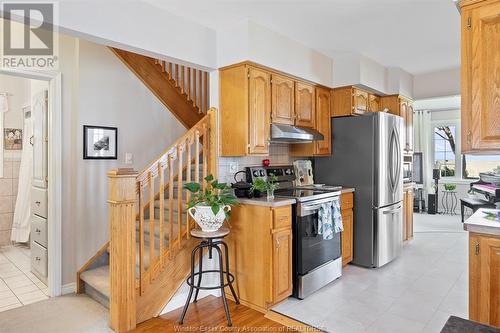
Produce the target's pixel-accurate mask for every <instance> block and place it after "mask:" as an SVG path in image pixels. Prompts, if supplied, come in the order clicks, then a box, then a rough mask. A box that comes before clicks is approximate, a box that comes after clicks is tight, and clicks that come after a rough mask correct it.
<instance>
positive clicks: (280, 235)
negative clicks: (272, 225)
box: [273, 228, 293, 302]
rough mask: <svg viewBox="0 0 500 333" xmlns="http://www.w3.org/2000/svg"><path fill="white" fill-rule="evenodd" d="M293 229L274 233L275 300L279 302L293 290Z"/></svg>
mask: <svg viewBox="0 0 500 333" xmlns="http://www.w3.org/2000/svg"><path fill="white" fill-rule="evenodd" d="M291 253H292V230H291V229H290V228H286V229H283V230H280V231H276V232H275V233H273V302H279V301H281V300H283V299H285V298H287V297H288V296H290V295H291V294H292V292H293V285H292V278H291V277H292V276H293V272H292V260H291V259H292V258H291V255H290V254H291Z"/></svg>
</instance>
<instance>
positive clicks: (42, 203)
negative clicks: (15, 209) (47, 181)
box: [31, 187, 47, 218]
mask: <svg viewBox="0 0 500 333" xmlns="http://www.w3.org/2000/svg"><path fill="white" fill-rule="evenodd" d="M31 210H32V211H33V214H35V215H38V216H41V217H45V218H47V189H44V188H38V187H32V188H31Z"/></svg>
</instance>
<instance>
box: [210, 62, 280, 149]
mask: <svg viewBox="0 0 500 333" xmlns="http://www.w3.org/2000/svg"><path fill="white" fill-rule="evenodd" d="M220 88H221V94H220V111H221V120H220V122H221V140H220V141H221V156H247V155H263V156H265V155H268V154H269V139H270V123H271V122H270V118H271V74H270V73H269V72H267V71H265V70H262V69H259V68H255V67H252V66H249V65H247V64H243V65H240V66H234V67H228V68H225V69H221V70H220Z"/></svg>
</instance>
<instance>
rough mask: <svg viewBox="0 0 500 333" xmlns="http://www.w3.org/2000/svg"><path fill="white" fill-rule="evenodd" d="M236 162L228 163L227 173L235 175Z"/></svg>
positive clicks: (236, 169)
mask: <svg viewBox="0 0 500 333" xmlns="http://www.w3.org/2000/svg"><path fill="white" fill-rule="evenodd" d="M238 167H239V165H238V162H229V172H230V173H236V172H238Z"/></svg>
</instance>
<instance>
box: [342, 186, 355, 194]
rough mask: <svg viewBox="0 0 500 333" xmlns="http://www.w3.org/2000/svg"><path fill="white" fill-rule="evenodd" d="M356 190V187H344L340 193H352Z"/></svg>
mask: <svg viewBox="0 0 500 333" xmlns="http://www.w3.org/2000/svg"><path fill="white" fill-rule="evenodd" d="M351 192H354V187H342V189H341V190H340V193H351Z"/></svg>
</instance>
